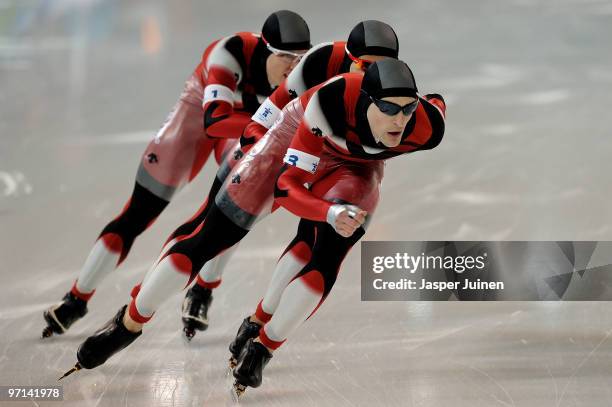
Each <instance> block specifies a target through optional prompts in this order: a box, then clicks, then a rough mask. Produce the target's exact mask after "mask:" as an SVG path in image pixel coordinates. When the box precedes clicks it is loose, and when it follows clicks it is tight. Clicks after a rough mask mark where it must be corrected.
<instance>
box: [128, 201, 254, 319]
mask: <svg viewBox="0 0 612 407" xmlns="http://www.w3.org/2000/svg"><path fill="white" fill-rule="evenodd" d="M247 233H248V230H246V229H242V228H241V227H239V226H237V225H235V224H234V222H233V221H232V220H230V219H229V218H228V217H227V216H225V214H224V213H223V212H221V211H220V210H219V208H217V206H216V204H215V205H213V206H212V207H211V210H210V213H209V215H208V216H207V217H206V220H205V221H204V222H203V223H202V224H201V225H200V226H199V227H198V228H197V229H196V230H195V231H194V232H193V233H192V234H191V235H190V236H188V237H187V238H185V239H183V240H181V241H179V242H177V243H175V244H174V245H173V246H172V247H170V249H168V250H167V251H166V253H164V255H163V257H162V259H161V261H159V263H158V264H157V265H156V266H155V267H154V268H153V269H152V271H151V273H150V274H149V276H148V277H147V279H146V281H145V282H144V283H143V284H142V286H141V287H140V291H139V292H138V295H137V296H136V298H134V299H133V300H132V302H131V303H130V307H129V312H128V313H127V314H126V317H127V318H131V319H132V322H134V323H135V324H132V325H130V326H131V327H132V329H138V328H140V326H141V324H143V323H145V322H147V321H148V320H149V319H150V318H151V317H152V316H153V313H154V312H155V310H157V308H159V306H160V305H161V304H162V303H163V301H165V299H166V298H168V297H169V296H171V295H172V294H173V293H174V292H178V291H181V290H182V289H184V288H185V287H186V286H188V285H189V283H190V282H191V281H192V280H193V279H194V278H195V276H196V273H197V272H198V271H199V270H200V269H201V268H202V266H203V265H204V264H205V263H206V262H207V261H209V260H211V259H212V258H214V257H215V256H217V255H218V254H220V253H221V252H223V251H224V250H227V249H229V248H230V247H232V246H233V245H234V244H235V243H237V242H239V241H240V240H241V239H242V238H243V237H244V236H246V234H247ZM128 324H129V322H127V323H126V326H127V325H128ZM128 328H129V327H128Z"/></svg>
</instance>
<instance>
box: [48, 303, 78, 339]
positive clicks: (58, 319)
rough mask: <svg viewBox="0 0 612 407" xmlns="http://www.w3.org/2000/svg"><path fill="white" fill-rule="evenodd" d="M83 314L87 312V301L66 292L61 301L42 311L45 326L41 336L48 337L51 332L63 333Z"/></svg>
mask: <svg viewBox="0 0 612 407" xmlns="http://www.w3.org/2000/svg"><path fill="white" fill-rule="evenodd" d="M85 314H87V302H86V301H83V300H82V299H80V298H77V297H76V296H74V295H73V294H72V293H71V292H68V293H67V294H66V295H65V296H64V298H62V302H60V303H59V304H57V305H54V306H52V307H50V308H49V309H48V310H46V311H45V312H44V314H43V317H44V318H45V321H46V322H47V326H46V327H45V329H43V331H42V337H43V338H48V337H50V336H51V335H53V334H56V335H61V334H63V333H64V332H66V331H67V330H68V328H70V327H71V326H72V324H74V323H75V322H76V321H78V320H79V319H81V318H83V317H84V316H85Z"/></svg>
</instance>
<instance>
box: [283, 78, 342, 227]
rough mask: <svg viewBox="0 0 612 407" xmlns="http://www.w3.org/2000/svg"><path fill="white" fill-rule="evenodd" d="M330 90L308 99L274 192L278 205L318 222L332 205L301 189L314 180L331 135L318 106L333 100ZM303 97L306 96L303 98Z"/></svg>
mask: <svg viewBox="0 0 612 407" xmlns="http://www.w3.org/2000/svg"><path fill="white" fill-rule="evenodd" d="M329 90H330V89H326V86H323V87H322V88H321V89H319V90H318V91H316V92H314V93H313V94H312V97H310V100H309V101H308V104H307V106H306V109H305V112H304V118H303V119H302V122H301V123H300V126H299V127H298V130H297V132H296V134H295V136H294V137H293V140H292V141H291V145H290V146H289V148H288V149H287V154H286V155H285V158H284V162H285V166H284V167H283V169H282V170H281V173H280V174H279V176H278V179H277V182H276V190H275V198H276V201H277V202H278V204H279V205H281V206H283V207H285V208H286V209H287V210H289V211H290V212H292V213H293V214H295V215H297V216H299V217H300V218H304V219H309V220H314V221H319V222H325V221H326V220H327V213H328V211H329V208H330V207H331V206H332V203H331V202H328V201H325V200H323V199H321V198H318V197H317V196H315V195H314V194H313V193H312V192H310V191H309V190H308V189H307V188H306V187H304V184H309V183H312V181H313V180H314V175H315V173H316V171H317V167H318V165H319V157H320V156H321V152H322V151H323V144H324V139H325V137H327V136H330V135H332V133H333V132H332V128H331V126H330V124H329V122H328V120H327V118H326V117H325V114H324V113H323V111H324V108H325V106H322V104H321V99H323V100H324V102H323V105H325V104H326V103H325V101H332V100H333V98H329V97H328V96H329ZM331 90H332V91H334V89H331ZM321 93H323V94H324V95H321ZM305 96H307V95H304V96H303V97H305ZM341 100H342V99H340V101H341ZM336 103H337V102H336Z"/></svg>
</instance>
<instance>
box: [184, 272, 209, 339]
mask: <svg viewBox="0 0 612 407" xmlns="http://www.w3.org/2000/svg"><path fill="white" fill-rule="evenodd" d="M212 300H213V297H212V290H210V289H208V288H204V287H202V286H200V285H198V284H194V285H193V287H191V288H190V289H189V290H188V291H187V294H186V295H185V299H184V300H183V311H182V312H183V316H182V320H183V332H184V333H185V338H186V339H187V341H191V339H192V338H193V337H194V336H195V334H196V331H205V330H206V328H208V308H209V307H210V304H211V303H212Z"/></svg>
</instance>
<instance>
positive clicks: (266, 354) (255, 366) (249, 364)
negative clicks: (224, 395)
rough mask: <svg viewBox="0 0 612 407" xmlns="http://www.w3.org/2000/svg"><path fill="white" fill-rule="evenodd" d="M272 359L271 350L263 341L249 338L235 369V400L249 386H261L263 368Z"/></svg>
mask: <svg viewBox="0 0 612 407" xmlns="http://www.w3.org/2000/svg"><path fill="white" fill-rule="evenodd" d="M270 359H272V354H271V353H270V351H269V350H268V349H267V348H266V347H265V346H264V345H262V344H261V343H259V342H254V341H253V339H249V340H248V341H247V343H246V345H245V346H244V348H243V349H242V352H241V353H240V357H239V358H238V364H237V365H236V368H235V369H234V378H235V379H236V381H235V382H234V386H233V395H234V397H235V400H238V399H240V397H241V396H242V395H243V394H244V392H245V391H246V388H247V387H259V386H261V381H262V375H263V369H264V367H266V365H267V364H268V362H269V361H270Z"/></svg>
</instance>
